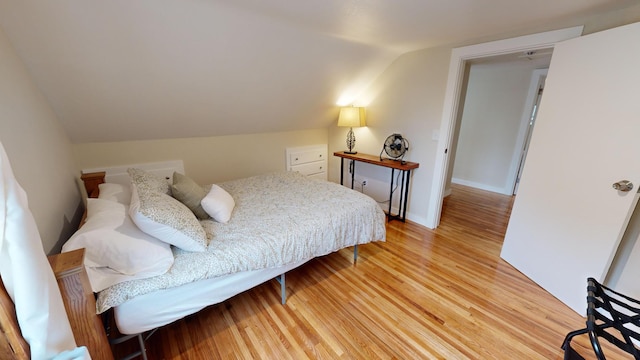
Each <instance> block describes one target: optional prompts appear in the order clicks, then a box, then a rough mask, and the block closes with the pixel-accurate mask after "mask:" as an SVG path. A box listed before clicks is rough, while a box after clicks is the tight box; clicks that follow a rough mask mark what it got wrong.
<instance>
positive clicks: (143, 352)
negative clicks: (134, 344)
mask: <svg viewBox="0 0 640 360" xmlns="http://www.w3.org/2000/svg"><path fill="white" fill-rule="evenodd" d="M138 344H140V355H142V359H143V360H147V348H146V347H145V346H144V339H143V338H142V334H138Z"/></svg>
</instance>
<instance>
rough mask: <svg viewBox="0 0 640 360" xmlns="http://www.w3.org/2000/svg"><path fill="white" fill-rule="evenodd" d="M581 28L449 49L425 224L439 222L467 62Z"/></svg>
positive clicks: (532, 46) (551, 41)
mask: <svg viewBox="0 0 640 360" xmlns="http://www.w3.org/2000/svg"><path fill="white" fill-rule="evenodd" d="M582 29H583V26H576V27H572V28H566V29H560V30H554V31H548V32H543V33H538V34H531V35H525V36H520V37H516V38H511V39H505V40H498V41H493V42H488V43H483V44H477V45H470V46H465V47H460V48H455V49H453V50H452V51H451V60H450V62H449V77H448V80H447V89H446V92H445V97H444V105H443V109H442V121H441V123H440V141H439V142H438V148H437V154H436V161H435V167H434V169H433V185H432V187H431V196H430V198H429V206H428V212H427V219H426V220H427V221H426V226H427V227H429V228H432V229H435V228H436V227H438V224H439V223H440V213H441V211H442V199H443V195H444V191H445V185H446V178H447V169H448V167H449V148H450V147H451V143H452V140H453V135H454V131H453V130H454V127H455V124H456V116H457V114H458V107H459V104H460V92H461V88H462V83H463V80H464V70H465V66H466V63H467V61H469V60H473V59H481V58H485V57H490V56H496V55H504V54H511V53H516V52H524V51H532V50H540V49H548V48H552V47H553V46H554V45H555V44H556V43H557V42H560V41H564V40H568V39H572V38H575V37H578V36H580V35H582ZM552 61H553V60H552Z"/></svg>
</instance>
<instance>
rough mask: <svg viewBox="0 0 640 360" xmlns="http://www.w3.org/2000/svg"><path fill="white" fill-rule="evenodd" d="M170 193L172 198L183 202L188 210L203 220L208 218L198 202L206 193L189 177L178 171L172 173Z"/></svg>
mask: <svg viewBox="0 0 640 360" xmlns="http://www.w3.org/2000/svg"><path fill="white" fill-rule="evenodd" d="M171 193H172V195H173V197H174V198H176V199H177V200H178V201H180V202H181V203H183V204H184V205H185V206H186V207H188V208H189V210H191V211H193V213H194V214H195V215H196V216H197V217H198V219H201V220H204V219H208V218H209V214H207V212H206V211H204V209H203V208H202V205H200V202H201V201H202V198H204V197H205V196H206V195H207V192H206V191H205V190H204V189H203V188H202V186H200V185H198V184H196V182H195V181H193V180H191V178H189V177H187V176H185V175H182V174H180V173H177V172H174V173H173V185H171Z"/></svg>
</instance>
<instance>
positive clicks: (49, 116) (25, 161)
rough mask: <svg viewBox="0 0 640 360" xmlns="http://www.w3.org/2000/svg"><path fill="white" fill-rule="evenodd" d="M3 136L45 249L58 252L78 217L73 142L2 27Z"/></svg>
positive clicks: (0, 131)
mask: <svg viewBox="0 0 640 360" xmlns="http://www.w3.org/2000/svg"><path fill="white" fill-rule="evenodd" d="M0 141H2V144H3V145H4V148H5V150H6V152H7V155H8V156H9V161H10V162H11V165H12V168H13V171H14V173H15V176H16V179H17V180H18V182H19V183H20V185H21V186H22V187H23V188H24V189H25V191H26V192H27V196H28V199H29V208H30V209H31V212H32V213H33V216H34V218H35V221H36V223H37V225H38V230H39V231H40V236H41V238H42V242H43V247H44V250H45V252H47V253H51V252H57V251H58V250H59V247H60V246H61V245H62V244H61V241H64V240H66V239H67V238H68V236H70V235H71V233H72V232H73V231H74V230H75V226H76V225H77V220H79V219H78V209H79V206H80V203H81V201H80V194H79V192H78V188H77V186H76V183H75V181H74V175H75V167H74V163H73V157H72V153H71V143H70V142H69V139H68V137H67V135H66V134H65V133H64V131H63V129H62V126H61V124H60V123H59V122H58V120H57V118H56V115H55V114H54V113H53V111H52V110H51V108H50V107H49V104H48V103H47V100H46V99H45V98H44V96H43V95H42V93H41V92H40V90H38V88H37V87H36V86H35V85H34V83H33V82H32V80H31V78H30V75H29V73H28V71H27V69H26V68H25V66H24V64H23V63H22V62H21V61H20V59H19V58H18V57H17V56H16V53H15V52H14V50H13V48H12V46H11V44H10V43H9V41H8V40H7V37H6V36H5V34H4V32H3V31H2V29H0Z"/></svg>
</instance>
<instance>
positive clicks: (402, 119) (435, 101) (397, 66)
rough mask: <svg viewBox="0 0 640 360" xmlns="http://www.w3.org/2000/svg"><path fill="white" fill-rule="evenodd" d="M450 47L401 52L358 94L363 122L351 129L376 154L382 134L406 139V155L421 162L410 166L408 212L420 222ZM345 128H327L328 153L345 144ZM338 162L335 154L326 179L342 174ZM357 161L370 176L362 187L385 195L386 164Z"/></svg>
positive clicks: (381, 196)
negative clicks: (363, 110) (363, 107)
mask: <svg viewBox="0 0 640 360" xmlns="http://www.w3.org/2000/svg"><path fill="white" fill-rule="evenodd" d="M450 53H451V49H450V48H434V49H425V50H421V51H415V52H411V53H407V54H404V55H402V56H400V57H399V58H398V59H397V60H396V61H395V62H394V63H393V64H392V65H391V66H390V67H389V68H387V69H386V70H385V71H384V72H383V73H382V74H381V75H380V76H379V77H378V78H377V79H376V81H374V83H373V84H372V85H371V86H370V87H369V89H368V91H367V92H366V94H365V95H364V96H363V97H362V104H363V105H366V106H367V127H366V128H357V129H354V132H355V134H356V150H358V151H359V152H363V153H368V154H374V155H378V154H380V150H382V144H383V143H384V140H385V139H386V138H387V136H389V135H391V134H392V133H400V134H402V135H403V136H404V137H405V138H407V139H408V140H409V142H410V147H409V151H408V152H407V155H406V156H405V160H408V161H413V162H418V163H420V167H419V168H418V169H416V170H414V171H413V175H412V176H413V179H412V184H411V189H412V191H411V195H410V196H409V202H408V212H407V218H408V219H410V220H412V221H415V222H418V223H424V222H425V221H426V219H425V214H426V212H427V205H428V202H429V199H428V197H429V191H430V189H431V180H432V177H433V167H434V163H435V151H436V146H437V141H436V140H433V139H432V132H433V131H434V130H437V129H439V128H440V118H441V115H442V114H441V112H442V103H443V101H444V88H445V86H446V81H447V69H448V67H449V56H450ZM336 122H337V119H336ZM346 132H347V130H346V129H345V128H339V127H337V126H335V125H334V126H333V127H332V128H331V129H330V132H329V136H330V142H329V150H330V153H331V154H332V153H333V152H334V151H341V150H344V149H345V148H346V145H345V137H346ZM339 165H340V161H339V160H338V159H337V158H335V159H333V161H332V162H331V163H330V170H331V171H330V179H332V180H334V181H339V179H340V166H339ZM357 166H358V168H357V171H356V175H358V176H359V177H364V176H366V177H367V178H368V183H369V185H367V190H366V191H365V193H367V194H369V195H371V196H372V197H373V198H374V199H376V200H378V201H382V200H386V199H388V197H389V185H388V184H389V180H390V170H389V169H386V168H380V167H376V166H374V165H368V164H361V163H358V165H357ZM395 199H399V196H396V197H395ZM385 208H386V206H385Z"/></svg>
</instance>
